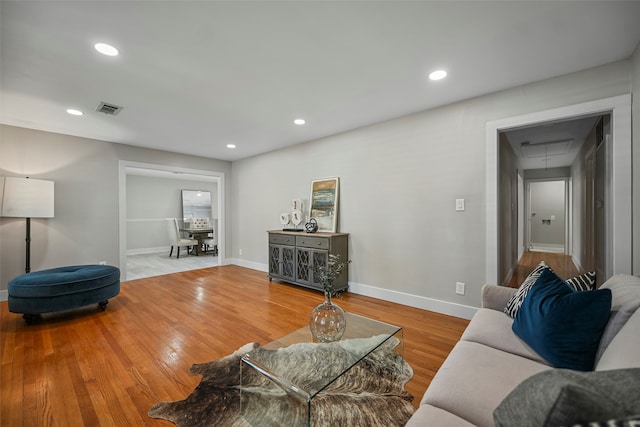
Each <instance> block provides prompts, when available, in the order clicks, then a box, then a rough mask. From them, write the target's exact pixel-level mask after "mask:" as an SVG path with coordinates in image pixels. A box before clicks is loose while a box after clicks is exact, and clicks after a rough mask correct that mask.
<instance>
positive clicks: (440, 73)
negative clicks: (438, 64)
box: [429, 70, 447, 80]
mask: <svg viewBox="0 0 640 427" xmlns="http://www.w3.org/2000/svg"><path fill="white" fill-rule="evenodd" d="M445 77H447V72H446V71H445V70H436V71H434V72H432V73H431V74H429V78H430V79H431V80H442V79H444V78H445Z"/></svg>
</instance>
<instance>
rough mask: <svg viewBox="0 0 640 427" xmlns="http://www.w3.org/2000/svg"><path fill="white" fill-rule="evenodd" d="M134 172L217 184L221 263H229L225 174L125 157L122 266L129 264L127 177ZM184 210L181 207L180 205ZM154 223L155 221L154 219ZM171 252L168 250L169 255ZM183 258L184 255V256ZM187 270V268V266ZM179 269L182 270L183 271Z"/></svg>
mask: <svg viewBox="0 0 640 427" xmlns="http://www.w3.org/2000/svg"><path fill="white" fill-rule="evenodd" d="M132 175H146V176H148V177H157V178H159V179H165V180H166V179H167V178H171V179H172V180H182V181H184V182H189V181H207V182H211V183H215V185H216V187H217V203H216V208H215V212H212V214H214V215H215V217H216V218H218V251H217V265H224V263H225V246H226V245H225V216H224V212H225V208H224V205H225V203H224V202H225V198H224V194H225V192H224V188H225V187H224V182H225V181H224V178H225V176H224V173H222V172H215V171H203V170H196V169H187V168H178V167H172V166H167V165H158V164H148V163H139V162H129V161H123V160H121V161H120V162H119V241H120V265H121V266H126V265H127V246H128V234H129V230H128V221H127V177H128V176H132ZM172 203H175V204H177V205H181V202H180V199H179V198H176V200H175V201H173V202H172ZM180 209H181V207H180ZM151 223H153V221H151ZM168 254H169V252H167V253H166V255H168ZM180 261H183V258H182V257H181V258H180ZM191 264H192V268H189V269H196V268H202V266H201V262H196V260H193V261H192V262H191ZM183 270H184V269H183ZM183 270H179V271H183ZM121 274H122V275H123V276H124V277H122V281H126V280H127V274H126V269H125V268H122V269H121Z"/></svg>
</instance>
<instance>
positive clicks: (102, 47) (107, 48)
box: [93, 43, 118, 56]
mask: <svg viewBox="0 0 640 427" xmlns="http://www.w3.org/2000/svg"><path fill="white" fill-rule="evenodd" d="M93 47H95V48H96V50H97V51H98V52H100V53H101V54H103V55H107V56H116V55H118V49H116V48H115V47H113V46H111V45H110V44H106V43H96V44H95V45H94V46H93Z"/></svg>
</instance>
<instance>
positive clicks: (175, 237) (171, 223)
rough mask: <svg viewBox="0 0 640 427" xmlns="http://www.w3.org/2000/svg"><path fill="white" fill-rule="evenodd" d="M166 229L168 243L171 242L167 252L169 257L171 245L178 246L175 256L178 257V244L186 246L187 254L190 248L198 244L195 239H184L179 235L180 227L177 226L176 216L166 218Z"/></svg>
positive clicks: (171, 253)
mask: <svg viewBox="0 0 640 427" xmlns="http://www.w3.org/2000/svg"><path fill="white" fill-rule="evenodd" d="M167 231H168V232H169V243H170V244H171V251H170V252H169V258H171V255H173V247H174V246H175V247H176V248H178V251H177V254H176V258H180V246H186V247H187V254H188V253H189V251H190V249H191V248H192V247H193V246H195V245H197V244H198V241H197V240H195V239H184V238H182V236H180V228H179V227H178V219H177V218H168V219H167Z"/></svg>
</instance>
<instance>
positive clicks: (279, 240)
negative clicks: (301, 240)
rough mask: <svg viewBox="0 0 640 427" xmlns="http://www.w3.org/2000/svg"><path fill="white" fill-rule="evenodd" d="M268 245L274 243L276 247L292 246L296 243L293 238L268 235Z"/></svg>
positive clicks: (283, 235)
mask: <svg viewBox="0 0 640 427" xmlns="http://www.w3.org/2000/svg"><path fill="white" fill-rule="evenodd" d="M269 243H276V244H278V245H294V244H295V243H296V239H295V236H288V235H286V234H269Z"/></svg>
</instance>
